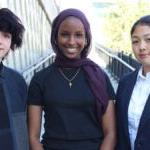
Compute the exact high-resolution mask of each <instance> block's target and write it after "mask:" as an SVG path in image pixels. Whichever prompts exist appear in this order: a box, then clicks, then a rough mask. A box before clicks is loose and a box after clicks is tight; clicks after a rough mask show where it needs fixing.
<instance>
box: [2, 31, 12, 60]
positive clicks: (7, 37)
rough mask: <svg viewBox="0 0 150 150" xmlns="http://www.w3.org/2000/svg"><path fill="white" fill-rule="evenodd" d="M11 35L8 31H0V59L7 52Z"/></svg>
mask: <svg viewBox="0 0 150 150" xmlns="http://www.w3.org/2000/svg"><path fill="white" fill-rule="evenodd" d="M11 39H12V36H11V34H10V33H7V32H3V31H0V60H2V59H3V58H4V57H5V56H6V55H7V54H8V52H9V50H10V46H11Z"/></svg>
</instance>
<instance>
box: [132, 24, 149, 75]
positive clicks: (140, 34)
mask: <svg viewBox="0 0 150 150" xmlns="http://www.w3.org/2000/svg"><path fill="white" fill-rule="evenodd" d="M131 39H132V49H133V52H134V54H135V57H136V58H137V60H138V61H139V62H140V63H141V64H142V65H143V68H144V72H145V73H147V72H150V26H148V25H137V26H136V28H135V30H134V32H133V34H132V35H131Z"/></svg>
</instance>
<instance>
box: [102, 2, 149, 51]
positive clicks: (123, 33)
mask: <svg viewBox="0 0 150 150" xmlns="http://www.w3.org/2000/svg"><path fill="white" fill-rule="evenodd" d="M149 9H150V2H148V1H147V0H139V1H138V2H137V3H131V2H130V3H129V2H127V1H125V0H116V5H114V6H112V7H111V9H110V10H109V12H108V15H107V16H106V22H105V26H104V31H105V33H106V37H107V38H106V43H105V44H106V47H109V48H111V49H113V50H114V51H118V50H119V51H122V50H123V51H125V52H128V53H131V52H132V51H131V43H130V29H131V27H132V24H133V23H134V22H135V21H136V20H137V19H138V18H140V17H141V16H144V15H147V14H149V12H150V11H149Z"/></svg>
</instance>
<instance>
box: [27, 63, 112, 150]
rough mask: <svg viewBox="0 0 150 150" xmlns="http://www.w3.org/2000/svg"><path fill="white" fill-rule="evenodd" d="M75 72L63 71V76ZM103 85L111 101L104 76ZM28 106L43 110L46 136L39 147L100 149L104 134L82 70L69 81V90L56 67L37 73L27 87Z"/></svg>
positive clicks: (74, 70) (93, 99)
mask: <svg viewBox="0 0 150 150" xmlns="http://www.w3.org/2000/svg"><path fill="white" fill-rule="evenodd" d="M76 71H77V69H71V70H69V71H68V70H66V69H65V70H63V72H64V73H65V75H66V76H71V75H70V73H71V74H72V75H73V74H75V72H76ZM106 81H107V89H108V95H109V98H110V99H114V91H113V88H112V86H111V83H110V81H109V79H108V77H107V76H106ZM28 103H29V105H41V106H43V109H44V118H45V124H44V128H45V132H44V134H43V139H42V143H43V144H44V146H45V147H46V148H59V147H62V148H64V149H68V148H69V150H70V149H71V150H72V149H78V150H80V149H82V150H84V149H86V150H87V148H89V149H90V150H92V149H93V148H94V149H95V150H96V147H97V148H98V147H99V144H100V142H101V140H102V139H103V133H102V129H101V125H100V123H99V121H98V117H97V113H96V103H95V97H94V95H93V93H92V92H91V89H90V87H89V84H88V82H87V80H86V78H85V74H84V71H83V70H82V69H81V70H80V72H79V73H78V75H77V76H76V77H75V79H74V80H73V81H72V87H71V88H70V86H69V83H68V81H67V80H66V79H65V78H64V77H63V76H62V74H61V73H60V72H59V70H58V68H57V67H56V66H55V64H52V65H51V66H50V67H48V68H47V69H44V70H43V71H41V72H39V73H37V74H36V75H35V76H34V77H33V79H32V81H31V83H30V87H29V97H28ZM46 148H45V149H46ZM94 149H93V150H94Z"/></svg>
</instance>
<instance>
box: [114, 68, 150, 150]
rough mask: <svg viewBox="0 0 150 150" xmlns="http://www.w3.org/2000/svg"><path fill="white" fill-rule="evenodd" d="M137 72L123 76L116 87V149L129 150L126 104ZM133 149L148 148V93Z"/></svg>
mask: <svg viewBox="0 0 150 150" xmlns="http://www.w3.org/2000/svg"><path fill="white" fill-rule="evenodd" d="M137 74H138V70H136V71H134V72H132V73H130V74H128V75H126V76H125V77H123V78H122V79H121V80H120V82H119V86H118V89H117V94H116V115H117V130H118V139H117V140H118V142H117V150H131V147H130V139H129V130H128V106H129V101H130V98H131V95H132V91H133V88H134V85H135V83H136V78H137ZM143 88H144V87H143ZM135 150H150V95H149V97H148V99H147V102H146V105H145V107H144V111H143V113H142V116H141V119H140V123H139V128H138V132H137V137H136V139H135Z"/></svg>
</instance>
